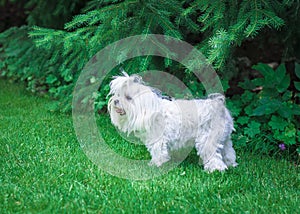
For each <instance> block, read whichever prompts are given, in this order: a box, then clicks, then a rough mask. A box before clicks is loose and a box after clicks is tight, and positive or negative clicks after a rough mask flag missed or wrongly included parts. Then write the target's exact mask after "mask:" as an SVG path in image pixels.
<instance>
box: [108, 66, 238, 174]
mask: <svg viewBox="0 0 300 214" xmlns="http://www.w3.org/2000/svg"><path fill="white" fill-rule="evenodd" d="M110 95H112V97H111V98H110V100H109V103H108V110H109V113H110V117H111V121H112V123H113V124H114V125H115V126H116V127H117V128H118V129H120V130H121V131H122V132H125V133H128V134H129V133H134V134H135V135H136V136H137V137H139V138H140V139H141V140H142V141H143V143H144V144H145V146H146V147H147V149H148V151H149V152H150V154H151V157H152V159H151V162H150V163H151V164H153V165H156V166H158V167H159V166H161V165H162V164H163V163H165V162H167V161H169V160H170V159H171V152H172V151H173V150H179V149H181V148H184V147H188V146H190V145H193V146H195V148H196V150H197V154H198V155H199V157H200V160H199V162H200V163H203V164H204V169H205V170H207V171H209V172H212V171H214V170H219V171H223V170H226V169H227V168H228V167H229V166H234V167H235V166H237V163H236V155H235V151H234V149H233V147H232V142H231V138H230V135H231V132H232V131H233V129H234V128H233V119H232V117H231V115H230V113H229V111H228V110H227V109H226V107H225V105H224V102H225V97H224V96H223V95H221V94H211V95H209V96H208V98H207V99H195V100H172V101H171V100H168V99H162V97H160V96H158V95H157V94H156V93H154V92H153V89H152V88H151V87H149V86H146V85H145V84H144V82H143V81H142V78H141V77H139V76H137V75H132V76H129V75H128V74H126V73H125V72H124V73H123V76H117V77H115V78H114V79H113V80H112V81H111V83H110Z"/></svg>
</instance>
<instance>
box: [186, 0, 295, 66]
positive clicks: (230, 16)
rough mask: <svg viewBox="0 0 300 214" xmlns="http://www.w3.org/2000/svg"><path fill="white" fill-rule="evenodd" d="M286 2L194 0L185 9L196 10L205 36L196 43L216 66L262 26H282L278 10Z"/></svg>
mask: <svg viewBox="0 0 300 214" xmlns="http://www.w3.org/2000/svg"><path fill="white" fill-rule="evenodd" d="M287 6H289V3H288V2H286V1H285V2H282V1H271V0H253V1H247V0H243V1H232V0H225V1H209V0H196V1H194V2H193V3H192V4H191V6H190V7H188V8H187V9H186V11H188V12H189V13H193V12H194V13H195V11H200V15H199V16H198V21H199V22H200V23H201V32H204V33H205V34H206V35H207V38H208V39H206V40H205V41H204V42H202V43H201V44H200V47H201V48H202V51H203V52H204V53H206V55H207V57H208V59H209V61H210V62H211V63H213V64H214V65H215V67H216V68H218V69H220V68H222V66H224V63H225V62H226V60H227V59H228V58H229V56H230V52H231V50H232V48H233V47H234V46H237V45H240V44H241V43H242V42H243V41H244V40H245V39H247V38H253V37H255V36H257V34H258V33H259V32H260V31H261V30H262V29H263V28H264V27H271V28H274V29H279V28H280V27H282V26H283V25H284V20H283V19H282V18H280V17H279V16H278V14H279V13H280V11H282V10H283V8H286V7H287Z"/></svg>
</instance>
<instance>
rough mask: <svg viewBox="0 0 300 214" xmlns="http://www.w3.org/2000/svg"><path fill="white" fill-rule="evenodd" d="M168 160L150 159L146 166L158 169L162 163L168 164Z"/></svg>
mask: <svg viewBox="0 0 300 214" xmlns="http://www.w3.org/2000/svg"><path fill="white" fill-rule="evenodd" d="M169 160H170V158H159V159H152V160H151V161H150V162H149V163H148V165H149V166H157V167H160V166H162V165H163V164H164V163H166V162H168V161H169Z"/></svg>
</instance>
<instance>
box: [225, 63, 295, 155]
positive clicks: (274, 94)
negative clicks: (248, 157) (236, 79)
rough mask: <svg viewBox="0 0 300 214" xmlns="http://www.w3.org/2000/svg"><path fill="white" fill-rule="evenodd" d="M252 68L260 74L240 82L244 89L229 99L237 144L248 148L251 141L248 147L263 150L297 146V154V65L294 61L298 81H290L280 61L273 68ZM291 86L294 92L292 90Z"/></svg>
mask: <svg viewBox="0 0 300 214" xmlns="http://www.w3.org/2000/svg"><path fill="white" fill-rule="evenodd" d="M253 69H255V70H257V71H259V72H260V74H261V77H259V78H255V79H253V80H248V79H247V80H245V81H244V82H241V83H240V86H241V87H242V88H243V89H244V90H245V91H244V92H243V94H242V95H236V96H234V97H233V98H232V99H231V101H230V102H229V107H230V108H231V109H232V113H233V115H234V117H235V118H237V119H236V127H237V130H238V133H239V136H238V138H239V144H240V146H245V147H249V144H251V149H254V150H257V151H262V152H263V153H270V152H275V151H278V150H279V149H281V150H285V149H289V150H290V152H294V151H296V149H297V151H298V153H300V147H299V146H300V138H299V134H300V131H299V129H300V123H299V115H300V105H299V97H300V87H299V80H300V65H299V64H297V63H296V64H295V74H296V76H297V78H298V81H294V82H292V81H291V77H290V75H289V74H288V73H287V72H286V68H285V65H284V64H281V65H280V66H279V67H278V68H277V69H276V70H273V69H272V68H271V67H270V66H269V65H267V64H262V63H260V64H257V65H255V66H253ZM294 88H296V91H292V89H294ZM253 139H254V140H253ZM255 139H256V140H255ZM297 147H298V148H297Z"/></svg>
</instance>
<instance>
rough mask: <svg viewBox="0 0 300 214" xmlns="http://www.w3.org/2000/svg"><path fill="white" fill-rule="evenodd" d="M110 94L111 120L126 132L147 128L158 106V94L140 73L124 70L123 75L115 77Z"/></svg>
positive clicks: (109, 108) (109, 109)
mask: <svg viewBox="0 0 300 214" xmlns="http://www.w3.org/2000/svg"><path fill="white" fill-rule="evenodd" d="M109 95H112V96H111V98H110V99H109V102H108V111H109V114H110V117H111V121H112V123H113V124H114V125H115V126H117V127H118V128H119V129H120V130H121V131H124V132H129V133H130V132H132V131H141V130H143V129H145V128H147V122H148V121H149V120H150V118H151V116H152V114H153V112H156V111H157V108H158V102H159V100H158V96H157V94H155V93H154V92H153V89H152V88H151V87H148V86H146V85H145V84H144V82H143V80H142V78H141V77H140V76H138V75H131V76H129V75H128V74H127V73H125V72H123V76H116V77H114V79H113V80H112V81H111V83H110V92H109Z"/></svg>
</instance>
